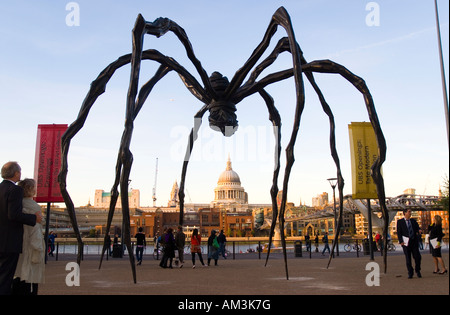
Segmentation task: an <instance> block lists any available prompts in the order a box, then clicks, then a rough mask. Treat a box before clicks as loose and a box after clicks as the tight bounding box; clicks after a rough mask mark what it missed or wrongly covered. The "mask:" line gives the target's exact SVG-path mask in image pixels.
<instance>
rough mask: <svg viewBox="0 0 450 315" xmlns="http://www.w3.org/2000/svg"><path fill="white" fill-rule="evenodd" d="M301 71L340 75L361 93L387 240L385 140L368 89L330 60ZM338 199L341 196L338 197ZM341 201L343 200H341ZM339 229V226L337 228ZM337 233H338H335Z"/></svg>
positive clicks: (360, 81)
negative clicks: (374, 140) (374, 142)
mask: <svg viewBox="0 0 450 315" xmlns="http://www.w3.org/2000/svg"><path fill="white" fill-rule="evenodd" d="M303 70H304V71H305V72H320V73H337V74H340V75H341V76H342V77H344V78H345V79H347V80H348V81H349V82H350V83H351V84H353V86H355V88H356V89H357V90H358V91H360V92H361V94H362V95H363V96H364V101H365V104H366V108H367V112H368V114H369V118H370V122H371V123H372V127H373V128H374V131H375V135H376V138H377V144H378V158H377V160H376V161H375V162H374V164H373V165H372V177H373V179H374V182H375V183H376V186H377V194H378V199H379V202H380V208H381V211H382V213H383V218H384V231H383V234H384V236H386V240H387V228H388V220H389V215H388V211H387V207H386V196H385V191H384V180H383V176H382V174H381V166H382V164H383V163H384V161H385V160H386V150H387V147H386V140H385V138H384V135H383V132H382V130H381V125H380V122H379V119H378V115H377V112H376V110H375V105H374V103H373V99H372V96H371V94H370V91H369V89H368V88H367V85H366V83H365V82H364V80H363V79H362V78H360V77H358V76H356V75H355V74H353V73H351V72H350V71H349V70H348V69H346V68H345V67H344V66H342V65H339V64H337V63H335V62H333V61H330V60H321V61H313V62H311V63H309V64H306V65H304V66H303ZM340 198H342V197H341V195H340ZM342 199H343V198H342ZM342 212H343V200H342V201H340V206H339V218H342ZM340 222H341V219H339V222H338V223H339V224H340ZM338 228H339V226H338ZM336 232H338V231H336ZM334 247H335V244H333V248H334ZM331 259H332V257H331V256H330V260H329V262H328V266H329V265H330V262H331ZM384 266H385V272H386V270H387V255H386V249H385V252H384Z"/></svg>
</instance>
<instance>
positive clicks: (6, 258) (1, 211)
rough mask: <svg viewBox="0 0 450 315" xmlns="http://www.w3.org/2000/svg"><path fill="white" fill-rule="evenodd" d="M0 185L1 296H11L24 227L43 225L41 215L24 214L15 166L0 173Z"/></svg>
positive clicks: (5, 166)
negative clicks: (1, 179) (0, 179)
mask: <svg viewBox="0 0 450 315" xmlns="http://www.w3.org/2000/svg"><path fill="white" fill-rule="evenodd" d="M1 176H2V178H3V179H4V180H3V182H1V183H0V295H10V294H11V285H12V282H13V278H14V273H15V271H16V267H17V262H18V260H19V254H20V253H21V252H22V246H23V225H24V224H25V225H29V226H35V225H36V223H41V222H42V215H41V214H40V213H36V214H28V213H23V212H22V209H23V204H22V202H23V189H22V188H21V187H19V186H17V185H16V183H17V182H18V181H19V180H20V177H21V168H20V166H19V164H18V163H17V162H8V163H6V164H5V165H3V167H2V169H1Z"/></svg>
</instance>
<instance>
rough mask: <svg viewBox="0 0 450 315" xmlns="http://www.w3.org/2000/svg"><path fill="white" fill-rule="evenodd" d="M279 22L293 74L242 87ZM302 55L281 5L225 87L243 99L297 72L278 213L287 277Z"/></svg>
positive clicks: (302, 97) (229, 95)
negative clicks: (288, 213) (287, 226)
mask: <svg viewBox="0 0 450 315" xmlns="http://www.w3.org/2000/svg"><path fill="white" fill-rule="evenodd" d="M278 26H282V27H283V28H284V29H285V31H286V33H287V35H288V42H289V49H290V52H291V55H292V62H293V69H292V70H290V71H289V74H287V75H286V76H284V75H283V76H278V75H272V76H269V77H268V79H267V80H266V81H263V82H256V83H254V84H250V86H246V85H244V86H243V87H242V88H241V89H239V86H240V85H241V84H242V82H243V81H244V80H245V77H246V76H247V74H248V73H249V72H250V70H251V69H252V68H253V67H254V66H255V64H256V63H257V61H258V60H259V58H260V57H261V56H262V54H263V53H264V51H265V50H266V49H267V47H268V46H269V44H270V39H271V38H272V37H273V35H274V34H275V32H276V30H277V28H278ZM301 55H302V53H301V51H300V48H299V46H298V44H297V42H296V40H295V35H294V31H293V28H292V23H291V19H290V17H289V14H288V13H287V11H286V9H285V8H283V7H280V8H279V9H278V10H277V11H276V12H275V13H274V15H273V16H272V19H271V21H270V24H269V26H268V28H267V30H266V33H265V35H264V38H263V40H262V41H261V43H260V44H259V45H258V47H257V48H256V49H255V50H254V52H253V54H252V55H251V56H250V58H249V59H248V60H247V62H246V63H245V64H244V66H243V67H242V68H241V69H239V70H238V71H237V72H236V74H235V75H234V77H233V79H232V80H231V82H230V84H229V86H228V87H227V89H226V91H225V94H226V98H232V99H233V100H235V102H236V103H237V102H238V101H240V100H242V99H243V98H245V97H247V96H249V95H251V94H253V93H255V92H260V91H261V89H263V88H264V86H265V85H268V84H270V83H273V82H277V81H280V80H283V79H285V78H287V77H290V76H292V75H293V76H294V81H295V89H296V99H297V100H296V109H295V116H294V126H293V131H292V134H291V139H290V141H289V144H288V146H287V148H286V157H287V162H286V168H285V173H284V180H283V194H282V200H281V207H280V211H279V214H278V220H279V225H280V232H281V243H282V247H283V256H284V262H285V270H286V278H287V279H289V274H288V268H287V254H286V240H285V237H284V213H285V209H286V198H287V190H288V184H289V176H290V172H291V169H292V165H293V163H294V151H293V149H294V145H295V141H296V138H297V133H298V129H299V126H300V118H301V114H302V112H303V109H304V105H305V93H304V85H303V78H302V67H301ZM260 83H261V84H260ZM240 90H241V91H240ZM275 217H276V213H275V215H274V218H275ZM275 221H276V220H275ZM274 230H275V225H274V224H273V222H272V226H271V231H270V239H272V237H273V235H274ZM270 247H271V243H270V242H269V249H268V253H267V254H268V255H270Z"/></svg>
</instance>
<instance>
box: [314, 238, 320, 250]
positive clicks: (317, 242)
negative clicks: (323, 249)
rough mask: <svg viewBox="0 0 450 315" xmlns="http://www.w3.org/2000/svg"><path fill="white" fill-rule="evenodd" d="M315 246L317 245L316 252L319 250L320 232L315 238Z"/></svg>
mask: <svg viewBox="0 0 450 315" xmlns="http://www.w3.org/2000/svg"><path fill="white" fill-rule="evenodd" d="M314 246H315V247H316V253H318V252H319V234H316V237H315V238H314Z"/></svg>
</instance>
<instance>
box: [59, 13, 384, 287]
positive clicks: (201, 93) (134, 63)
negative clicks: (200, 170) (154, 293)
mask: <svg viewBox="0 0 450 315" xmlns="http://www.w3.org/2000/svg"><path fill="white" fill-rule="evenodd" d="M278 26H281V27H282V28H284V30H285V31H286V33H287V37H283V38H281V39H280V40H279V41H278V43H277V45H276V46H275V48H274V49H273V51H272V52H271V53H270V54H269V56H268V57H267V58H266V59H264V60H262V61H261V62H260V63H259V65H257V66H256V67H255V65H256V63H257V62H258V60H259V59H260V58H261V56H262V55H263V53H264V52H265V51H266V50H267V47H268V46H269V44H270V41H271V39H272V37H273V36H274V35H275V33H276V31H277V28H278ZM167 32H173V33H174V34H175V35H176V36H177V37H178V39H179V40H180V41H181V43H182V44H183V46H184V48H185V50H186V53H187V56H188V57H189V59H190V61H191V62H192V63H193V65H194V66H195V68H196V70H197V72H198V74H199V76H200V78H201V81H202V83H203V85H201V84H200V83H199V82H198V81H197V80H196V79H195V78H194V76H193V75H192V74H190V73H189V72H188V71H187V70H186V69H185V68H184V67H183V66H181V65H180V64H179V63H178V62H177V61H175V60H174V59H173V58H170V57H168V56H165V55H163V54H161V53H160V52H159V51H157V50H153V49H149V50H145V51H143V41H144V35H145V34H150V35H154V36H156V37H158V38H159V37H161V36H163V35H164V34H166V33H167ZM132 35H133V51H132V54H128V55H124V56H122V57H120V58H119V59H117V60H116V61H114V62H113V63H111V64H110V65H109V66H108V67H106V68H105V69H104V70H103V71H102V72H101V73H100V75H99V76H98V77H97V79H96V80H94V81H93V82H92V84H91V88H90V90H89V92H88V94H87V96H86V98H85V99H84V101H83V104H82V106H81V109H80V112H79V115H78V117H77V119H76V120H75V121H74V122H73V123H72V124H71V125H70V126H69V128H68V130H67V131H66V133H65V134H64V135H63V138H62V165H61V171H60V174H59V182H60V188H61V193H62V195H63V197H64V200H65V203H66V206H67V211H68V213H69V216H70V219H71V221H72V225H73V228H74V231H75V234H76V235H77V240H78V248H79V250H78V263H80V261H81V255H82V249H83V245H82V240H81V236H80V233H79V230H78V226H77V222H76V216H75V211H74V205H73V202H72V200H71V198H70V195H69V193H68V191H67V188H66V178H67V172H68V163H67V157H68V152H69V146H70V141H71V140H72V138H73V137H74V136H75V135H76V134H77V132H78V131H79V130H80V129H81V128H82V127H83V125H84V123H85V121H86V119H87V116H88V114H89V111H90V109H91V107H92V105H93V104H94V102H95V101H96V99H97V98H98V97H99V96H100V95H101V94H103V93H104V92H105V88H106V84H107V83H108V81H109V80H110V78H111V77H112V76H113V74H114V72H115V71H116V70H117V69H118V68H120V67H122V66H124V65H126V64H128V63H131V78H130V84H129V89H128V95H127V103H126V117H125V129H124V131H123V135H122V139H121V143H120V149H119V153H118V156H117V164H116V175H115V181H114V184H113V187H112V189H111V202H110V207H109V214H108V222H107V226H106V235H108V234H109V231H110V228H111V221H112V217H113V214H114V209H115V206H116V202H117V199H118V196H119V192H118V186H119V185H120V191H122V192H126V191H128V183H129V175H130V170H131V166H132V163H133V155H132V153H131V151H130V142H131V137H132V133H133V123H134V120H135V118H136V117H137V115H138V114H139V111H140V110H141V108H142V106H143V105H144V103H145V101H146V99H147V97H148V96H149V94H150V92H151V91H152V89H153V87H154V86H155V84H156V83H158V82H159V81H160V80H161V79H162V78H163V77H164V76H165V75H166V74H167V73H169V72H170V71H175V72H177V73H178V75H179V76H180V78H181V80H182V81H183V83H184V84H185V86H186V88H187V89H188V90H189V91H190V92H191V93H192V94H193V95H194V96H195V97H196V98H197V99H198V100H199V101H200V102H202V103H203V104H204V105H203V107H202V108H201V109H200V110H199V111H198V112H197V113H196V115H195V116H194V117H195V118H196V119H195V121H196V123H195V125H194V127H193V128H192V130H191V132H190V135H189V140H188V146H187V149H186V157H185V160H184V162H183V168H182V174H181V181H180V189H179V200H180V218H179V224H180V225H182V224H183V213H184V197H185V195H184V185H185V177H186V171H187V166H188V163H189V157H190V154H191V152H192V149H193V145H194V142H195V140H196V138H197V133H198V130H199V128H200V124H201V119H202V117H203V115H204V114H205V113H206V112H207V111H209V113H210V115H209V125H210V127H212V128H213V129H215V130H218V131H221V132H222V133H223V134H224V136H231V135H233V134H234V132H235V131H236V129H237V126H238V121H237V117H236V114H235V111H236V105H237V104H238V103H239V102H240V101H242V100H243V99H244V98H246V97H248V96H250V95H252V94H255V93H259V95H260V96H261V97H262V99H263V100H264V102H265V104H266V106H267V110H268V112H269V119H270V121H271V122H272V124H273V126H274V128H275V129H277V130H276V131H275V132H274V134H275V138H276V141H275V168H274V172H273V182H272V188H271V190H270V194H271V199H272V210H273V220H272V224H271V230H270V238H269V250H268V253H267V258H266V264H267V261H268V259H269V255H270V244H272V238H273V235H274V229H275V227H276V223H277V222H278V223H279V226H280V232H281V242H282V247H283V255H284V263H285V270H286V278H287V279H289V275H288V267H287V256H286V241H285V235H284V228H283V227H284V221H285V220H284V214H285V205H286V198H287V192H288V183H289V176H290V173H291V169H292V166H293V164H294V144H295V141H296V139H297V133H298V129H299V126H300V118H301V115H302V112H303V108H304V105H305V93H304V81H303V76H302V74H303V73H304V74H305V76H306V78H307V79H308V81H309V82H310V84H311V85H312V87H313V89H314V90H315V92H316V93H317V95H318V97H319V100H320V102H321V105H322V108H323V110H324V112H325V113H326V114H327V115H328V117H329V122H330V148H331V155H332V157H333V159H334V162H335V164H336V168H337V178H338V189H339V200H340V202H339V220H338V222H339V226H340V224H341V221H342V220H341V219H340V218H341V216H342V210H343V200H344V196H343V187H344V179H343V177H342V175H341V169H340V162H339V157H338V154H337V151H336V145H335V123H334V117H333V114H332V111H331V109H330V107H329V105H328V104H327V102H326V101H325V98H324V96H323V94H322V92H321V90H320V89H319V87H318V86H317V84H316V82H315V80H314V76H313V73H314V72H319V73H336V74H339V75H341V76H342V77H344V78H345V79H347V80H348V81H349V82H350V83H351V84H353V85H354V87H355V88H356V89H357V90H358V91H360V92H361V93H362V95H363V97H364V101H365V104H366V107H367V111H368V114H369V118H370V121H371V123H372V126H373V128H374V130H375V133H376V136H377V142H378V149H379V152H378V153H379V154H378V159H377V160H376V161H375V163H374V164H373V166H372V176H373V179H374V181H375V183H376V185H377V192H378V196H379V200H380V205H381V209H382V211H383V215H384V218H385V229H384V233H385V236H386V233H387V222H388V221H387V218H388V215H387V208H386V205H385V194H384V183H383V177H382V174H381V172H380V169H381V166H382V164H383V162H384V160H385V156H386V143H385V139H384V136H383V133H382V130H381V127H380V123H379V120H378V117H377V113H376V111H375V106H374V103H373V100H372V97H371V95H370V92H369V89H368V88H367V86H366V84H365V82H364V80H363V79H361V78H360V77H358V76H356V75H354V74H353V73H351V72H350V71H349V70H347V69H346V68H345V67H343V66H341V65H339V64H337V63H335V62H333V61H330V60H319V61H312V62H307V61H306V60H305V58H304V57H303V53H302V51H301V49H300V46H299V45H298V43H297V41H296V39H295V35H294V31H293V27H292V24H291V19H290V17H289V14H288V13H287V11H286V10H285V8H284V7H280V8H279V9H278V10H277V11H276V12H275V14H274V15H273V16H272V19H271V21H270V24H269V26H268V28H267V30H266V33H265V35H264V38H263V39H262V41H261V43H260V44H259V45H258V46H257V47H256V49H255V50H254V51H253V53H252V55H251V56H250V58H249V59H248V60H247V62H246V63H245V64H244V66H243V67H242V68H240V69H239V70H238V71H237V72H236V74H235V75H234V76H233V78H232V79H231V81H228V79H227V78H226V77H224V76H222V75H221V74H220V73H218V72H214V73H212V75H211V76H210V77H208V75H207V73H206V71H205V70H204V69H203V68H202V65H201V63H200V61H199V60H198V59H197V58H196V56H195V54H194V51H193V49H192V46H191V43H190V41H189V39H188V37H187V35H186V33H185V31H184V30H183V29H182V28H181V27H180V26H179V25H178V24H176V23H175V22H174V21H172V20H170V19H168V18H158V19H156V20H155V21H154V22H146V21H145V20H144V18H143V17H142V15H139V16H138V17H137V20H136V23H135V26H134V29H133V32H132ZM283 52H288V53H290V54H291V55H292V64H293V67H292V68H291V69H287V70H284V71H279V72H276V73H272V74H269V75H267V76H265V77H264V78H262V79H259V80H258V77H259V75H260V74H261V73H262V71H263V70H265V69H266V68H267V67H269V66H270V65H271V64H272V63H273V62H274V61H275V60H276V59H277V57H278V56H279V55H280V54H281V53H283ZM147 59H148V60H153V61H156V62H157V63H159V64H160V66H159V68H158V70H157V71H156V73H155V75H154V76H153V77H152V78H151V79H150V80H149V81H148V82H146V83H145V84H144V85H143V86H142V87H141V88H140V90H139V93H138V83H139V72H140V66H141V62H142V60H147ZM252 69H253V71H252V72H251V73H250V71H251V70H252ZM249 73H250V76H249V78H248V80H247V81H246V82H245V83H244V80H245V78H246V77H247V75H249ZM290 77H294V81H295V91H296V105H295V117H294V125H293V130H292V134H291V138H290V141H289V143H288V145H287V147H286V159H287V162H286V168H285V172H284V180H283V187H282V189H283V193H282V201H281V206H280V209H278V206H277V202H276V196H277V193H278V184H277V183H278V175H279V171H280V154H281V134H280V132H279V130H280V127H281V118H280V115H279V113H278V110H277V109H276V107H275V104H274V100H273V98H272V97H271V96H270V95H269V93H267V91H266V90H265V88H266V87H267V86H268V85H269V84H272V83H276V82H279V81H282V80H285V79H288V78H290ZM121 202H122V215H123V222H124V230H123V240H124V243H125V245H126V247H127V250H128V252H129V253H130V255H129V258H130V263H131V267H132V273H133V280H134V282H136V270H135V264H134V256H133V255H132V254H131V253H132V248H131V235H130V214H129V204H128V196H127V194H121ZM339 226H338V228H337V229H336V235H335V239H337V237H338V232H337V231H339V230H340V229H339ZM384 239H385V240H387V237H385V238H384ZM105 240H106V236H105ZM335 245H336V242H334V244H333V251H334V248H335ZM384 248H387V246H384ZM105 250H106V246H104V247H103V251H102V256H101V260H100V265H99V268H100V267H101V264H102V261H103V256H104V253H105ZM385 257H386V255H385ZM330 261H331V258H330ZM330 261H329V262H328V264H329V263H330Z"/></svg>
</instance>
